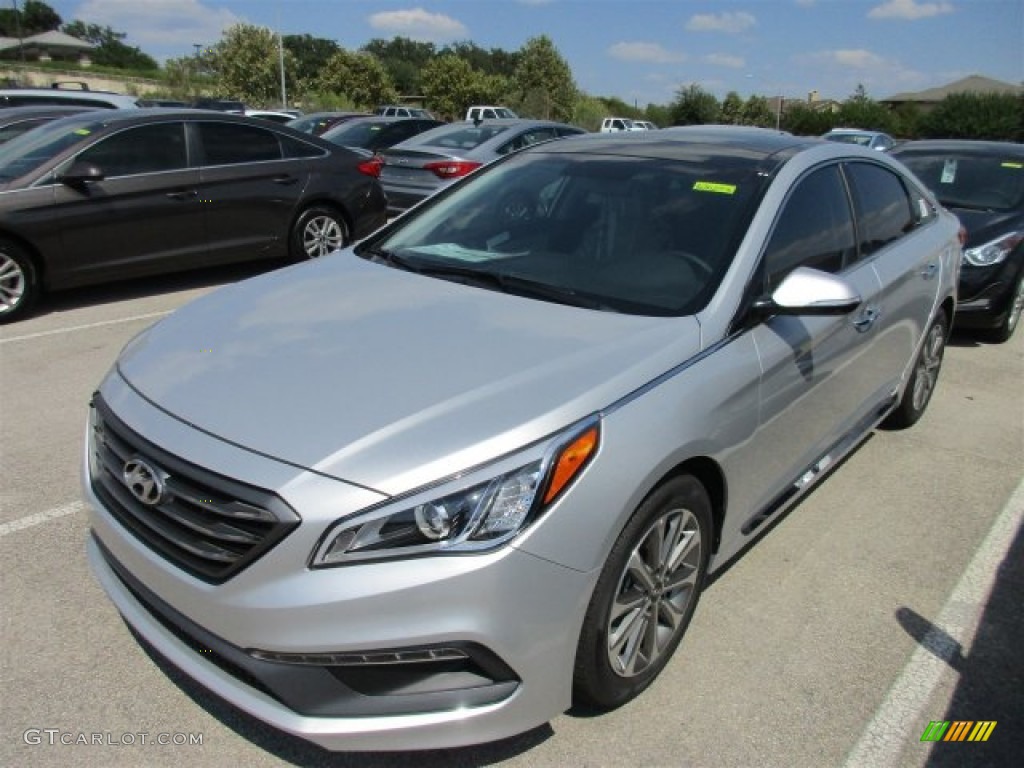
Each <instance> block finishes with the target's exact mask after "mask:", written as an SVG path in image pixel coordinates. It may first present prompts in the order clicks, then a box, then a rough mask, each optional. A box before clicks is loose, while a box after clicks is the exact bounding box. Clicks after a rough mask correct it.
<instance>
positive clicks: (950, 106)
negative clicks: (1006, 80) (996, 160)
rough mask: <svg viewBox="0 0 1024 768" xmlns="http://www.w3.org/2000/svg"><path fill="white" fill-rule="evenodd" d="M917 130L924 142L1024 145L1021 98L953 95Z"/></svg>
mask: <svg viewBox="0 0 1024 768" xmlns="http://www.w3.org/2000/svg"><path fill="white" fill-rule="evenodd" d="M919 127H920V133H921V136H922V137H924V138H940V137H941V138H947V139H984V140H989V141H1024V95H1020V96H1014V95H1013V94H1008V93H983V94H977V93H952V94H950V95H949V96H947V97H946V98H944V99H943V100H942V101H941V102H939V104H938V105H937V106H936V107H935V109H933V110H932V111H931V112H929V113H928V114H926V115H923V116H922V117H921V121H920V124H919Z"/></svg>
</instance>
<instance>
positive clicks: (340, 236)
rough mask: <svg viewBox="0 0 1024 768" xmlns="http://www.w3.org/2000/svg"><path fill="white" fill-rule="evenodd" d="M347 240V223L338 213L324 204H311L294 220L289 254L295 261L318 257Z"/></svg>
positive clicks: (342, 246)
mask: <svg viewBox="0 0 1024 768" xmlns="http://www.w3.org/2000/svg"><path fill="white" fill-rule="evenodd" d="M349 240H350V236H349V231H348V225H347V224H346V223H345V219H344V218H342V216H341V214H340V213H338V212H337V211H336V210H334V209H333V208H329V207H327V206H325V205H312V206H310V207H309V208H307V209H306V210H304V211H303V212H302V214H301V215H300V216H299V218H298V219H296V220H295V226H294V227H293V228H292V236H291V243H290V250H291V256H292V258H293V259H295V260H296V261H302V260H304V259H318V258H320V257H321V256H326V255H327V254H329V253H332V252H334V251H336V250H338V249H339V248H344V247H345V246H346V245H348V243H349Z"/></svg>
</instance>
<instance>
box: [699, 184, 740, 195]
mask: <svg viewBox="0 0 1024 768" xmlns="http://www.w3.org/2000/svg"><path fill="white" fill-rule="evenodd" d="M693 189H694V191H696V192H717V193H718V194H720V195H733V194H735V193H736V185H735V184H719V183H718V182H715V181H698V182H696V183H695V184H694V185H693Z"/></svg>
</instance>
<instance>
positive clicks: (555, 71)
mask: <svg viewBox="0 0 1024 768" xmlns="http://www.w3.org/2000/svg"><path fill="white" fill-rule="evenodd" d="M513 88H514V89H515V95H516V97H517V99H516V102H517V103H516V106H518V107H519V108H520V110H521V111H522V112H523V113H524V114H527V115H533V116H535V117H539V118H544V119H548V120H569V119H570V118H571V117H572V110H573V104H574V103H575V102H576V93H577V91H576V83H575V82H573V79H572V70H571V69H570V68H569V64H568V62H566V60H565V59H563V58H562V56H561V54H560V53H559V52H558V49H557V48H555V45H554V43H552V42H551V39H550V38H549V37H547V36H546V35H541V36H540V37H533V38H530V39H529V40H527V41H526V44H525V45H524V46H523V47H522V48H521V49H520V58H519V65H518V66H517V67H516V70H515V75H514V77H513Z"/></svg>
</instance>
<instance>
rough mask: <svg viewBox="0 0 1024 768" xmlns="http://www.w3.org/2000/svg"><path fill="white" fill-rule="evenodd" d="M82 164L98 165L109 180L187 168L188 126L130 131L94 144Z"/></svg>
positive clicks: (81, 158)
mask: <svg viewBox="0 0 1024 768" xmlns="http://www.w3.org/2000/svg"><path fill="white" fill-rule="evenodd" d="M78 160H79V161H82V162H86V163H94V164H95V165H98V166H99V167H100V170H102V171H103V173H104V175H105V176H107V177H110V176H131V175H134V174H138V173H156V172H158V171H176V170H180V169H182V168H187V167H188V154H187V152H186V150H185V126H184V124H183V123H154V124H152V125H140V126H137V127H135V128H128V129H126V130H124V131H121V132H120V133H115V134H114V135H113V136H110V137H108V138H106V139H103V140H102V141H100V142H97V143H96V144H93V145H92V146H91V147H89V148H88V149H86V150H84V151H83V152H82V153H80V154H79V155H78Z"/></svg>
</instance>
